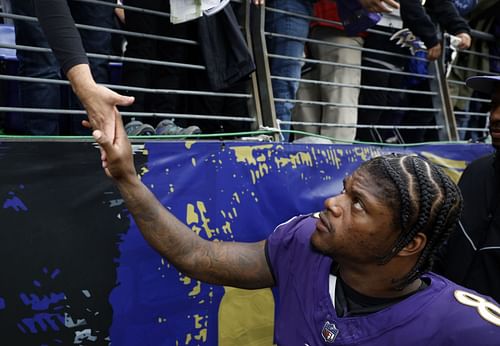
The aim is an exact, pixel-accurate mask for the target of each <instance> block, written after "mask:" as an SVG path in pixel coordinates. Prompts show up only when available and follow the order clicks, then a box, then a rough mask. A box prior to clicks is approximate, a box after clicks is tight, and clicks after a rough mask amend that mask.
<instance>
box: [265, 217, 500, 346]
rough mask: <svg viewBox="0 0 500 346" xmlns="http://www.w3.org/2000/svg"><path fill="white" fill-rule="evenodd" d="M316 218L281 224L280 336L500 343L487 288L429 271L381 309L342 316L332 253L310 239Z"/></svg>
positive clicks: (325, 341)
mask: <svg viewBox="0 0 500 346" xmlns="http://www.w3.org/2000/svg"><path fill="white" fill-rule="evenodd" d="M315 225H316V219H315V218H314V217H312V216H298V217H295V218H293V219H291V220H290V221H288V222H287V223H285V224H282V225H280V226H278V227H277V228H276V230H275V231H274V232H273V233H272V234H271V235H270V236H269V238H268V241H267V255H268V260H269V264H270V266H271V268H272V271H273V274H274V277H275V279H276V284H277V286H278V292H279V293H278V294H279V299H278V302H279V304H278V310H277V316H276V322H275V328H274V333H275V341H276V343H277V344H278V345H281V346H293V345H300V346H305V345H308V346H315V345H359V346H361V345H370V346H377V345H381V346H388V345H419V346H420V345H464V346H465V345H467V346H470V345H500V308H499V307H498V305H497V304H495V303H494V301H493V300H492V299H491V298H489V297H485V296H483V295H480V294H479V293H476V292H474V291H471V290H469V289H466V288H464V287H462V286H459V285H456V284H454V283H452V282H451V281H448V280H446V279H445V278H443V277H441V276H439V275H436V274H433V273H429V274H427V275H425V277H427V278H428V281H429V282H430V283H429V286H428V287H427V288H425V289H424V290H421V291H418V292H417V293H415V294H413V295H411V296H410V297H408V298H406V299H404V300H402V301H400V302H398V303H396V304H394V305H391V306H390V307H387V308H385V309H383V310H380V311H378V312H375V313H372V314H368V315H364V316H357V317H337V314H336V312H335V308H334V306H333V303H332V299H331V296H330V293H329V281H330V267H331V265H332V259H331V258H330V257H328V256H325V255H322V254H320V253H318V252H316V251H314V250H313V248H312V246H311V244H310V238H311V234H312V233H313V232H314V229H315V227H316V226H315Z"/></svg>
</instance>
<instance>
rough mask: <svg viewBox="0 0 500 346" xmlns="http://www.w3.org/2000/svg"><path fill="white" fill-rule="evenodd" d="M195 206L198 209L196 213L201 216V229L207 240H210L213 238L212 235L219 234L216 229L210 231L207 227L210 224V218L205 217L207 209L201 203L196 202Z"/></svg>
mask: <svg viewBox="0 0 500 346" xmlns="http://www.w3.org/2000/svg"><path fill="white" fill-rule="evenodd" d="M196 206H197V207H198V211H199V212H200V214H201V220H202V222H203V223H202V226H201V227H202V228H203V229H204V230H205V233H206V234H207V237H208V239H211V238H212V237H213V235H214V233H219V230H218V229H217V228H216V229H212V228H210V226H209V225H208V224H209V222H210V218H209V217H207V216H206V215H205V214H206V213H207V208H206V206H205V203H204V202H202V201H198V202H196Z"/></svg>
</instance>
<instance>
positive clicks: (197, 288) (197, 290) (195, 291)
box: [188, 281, 201, 297]
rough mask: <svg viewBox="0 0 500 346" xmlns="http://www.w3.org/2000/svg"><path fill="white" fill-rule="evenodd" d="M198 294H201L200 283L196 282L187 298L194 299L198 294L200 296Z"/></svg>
mask: <svg viewBox="0 0 500 346" xmlns="http://www.w3.org/2000/svg"><path fill="white" fill-rule="evenodd" d="M200 292H201V282H200V281H197V282H196V286H194V287H193V289H192V290H191V292H189V293H188V296H189V297H195V296H197V295H198V294H200Z"/></svg>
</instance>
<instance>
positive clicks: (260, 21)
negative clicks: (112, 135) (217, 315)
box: [0, 0, 499, 143]
mask: <svg viewBox="0 0 500 346" xmlns="http://www.w3.org/2000/svg"><path fill="white" fill-rule="evenodd" d="M75 1H77V2H82V3H89V4H92V5H95V6H96V7H97V6H108V7H109V6H111V7H114V8H121V9H124V10H126V11H131V12H136V13H141V14H144V15H152V16H158V17H163V18H168V17H169V16H170V15H169V13H165V12H162V11H155V10H149V9H143V8H139V7H133V6H125V5H117V4H114V3H110V2H105V1H102V0H75ZM233 4H234V5H237V6H240V7H241V10H242V12H243V16H242V20H241V23H240V24H241V26H242V30H243V32H244V35H245V39H246V41H247V44H248V46H249V47H251V51H252V54H253V57H254V60H255V64H256V72H255V73H252V74H251V75H250V79H249V81H248V84H246V85H245V87H244V90H243V91H241V92H240V91H234V90H228V91H226V90H224V91H223V92H220V91H219V92H216V91H210V90H207V88H195V87H194V88H191V87H190V88H186V89H183V88H173V89H168V88H155V87H150V86H139V85H124V84H123V83H119V82H118V81H116V80H115V81H114V83H107V84H105V85H106V86H107V87H109V88H111V89H113V90H116V91H118V92H122V93H134V92H135V93H144V94H147V95H158V96H165V95H182V96H189V97H196V98H205V99H206V100H210V99H214V100H215V99H219V98H221V97H223V98H224V99H226V100H233V101H235V102H244V103H245V105H246V113H244V114H243V113H240V114H234V113H227V112H225V113H224V114H222V113H221V114H219V113H212V114H204V113H197V112H190V111H184V112H162V111H149V112H148V111H143V112H140V111H130V110H127V109H126V108H123V109H122V114H123V115H124V116H129V117H138V118H141V119H146V120H144V121H149V120H151V121H152V122H158V121H159V120H161V119H163V118H169V119H170V118H172V119H178V120H179V121H181V122H182V120H184V123H189V124H196V123H197V122H201V121H209V122H218V124H219V125H218V126H222V127H223V129H222V131H223V132H228V131H227V130H226V129H225V127H226V126H225V124H231V126H228V127H229V128H231V129H233V131H232V132H241V133H238V134H235V136H242V135H243V136H244V135H246V134H248V133H247V131H245V130H244V129H245V126H247V129H248V130H253V131H257V130H263V131H264V132H257V134H259V133H268V134H271V135H272V136H273V139H274V140H276V141H278V140H280V134H281V133H282V132H283V133H289V134H291V135H292V139H294V138H293V137H295V139H298V138H301V137H307V136H315V137H324V138H327V139H330V140H332V141H337V142H342V141H346V142H352V141H354V140H355V139H357V140H363V141H373V142H389V143H405V142H413V141H415V140H411V139H410V138H413V135H412V134H413V133H424V132H425V133H430V137H421V138H422V139H425V138H431V139H435V140H440V141H443V140H451V141H455V140H458V139H467V137H465V131H479V132H480V134H479V135H476V137H475V138H476V139H477V138H480V137H481V138H482V137H484V136H485V130H486V127H487V124H486V122H483V123H482V125H484V126H478V127H470V126H466V125H464V124H463V123H464V121H463V119H467V117H478V118H480V119H484V118H486V117H487V111H485V110H484V109H481V111H475V110H473V109H470V107H468V105H469V104H471V103H480V104H485V103H487V102H489V100H487V99H484V98H482V97H477V96H473V95H463V94H459V93H458V90H459V88H460V87H461V86H463V85H464V82H463V79H459V78H458V77H457V74H459V73H457V71H466V72H467V73H468V74H469V75H471V74H480V73H482V74H486V73H487V71H484V70H481V69H478V68H476V69H474V68H471V67H470V66H466V65H464V64H463V62H464V61H466V59H464V58H462V57H464V56H475V57H481V58H483V59H491V58H494V59H499V57H492V56H489V55H488V54H483V53H479V52H475V51H472V50H468V51H460V52H459V58H458V60H455V62H454V63H453V70H452V74H451V76H450V78H449V79H447V77H446V72H447V71H446V66H445V61H444V58H445V57H446V54H443V59H440V60H437V61H435V62H431V63H429V64H428V73H426V74H422V73H419V72H411V71H408V69H407V68H406V67H403V68H399V67H398V66H396V68H393V67H394V66H393V67H387V66H384V64H378V65H377V64H374V63H373V61H374V60H377V59H378V58H377V57H380V58H379V59H380V60H381V61H382V62H383V61H384V60H391V59H392V60H393V59H398V60H400V61H404V62H405V63H404V65H406V66H408V65H409V64H410V63H420V64H423V65H425V64H427V60H426V59H425V58H423V57H419V56H412V55H411V54H410V52H409V50H408V52H406V53H405V52H401V51H398V52H384V51H381V50H380V49H373V48H367V47H364V46H363V45H351V44H343V43H335V42H329V41H326V40H321V39H318V38H315V37H311V36H310V37H308V38H300V37H291V36H286V35H282V34H279V33H276V32H268V31H266V27H265V18H266V15H267V14H269V13H271V12H274V13H280V14H282V15H287V16H296V17H298V18H303V19H306V20H309V21H316V22H322V23H327V24H339V23H338V22H335V21H330V20H325V19H321V18H317V17H313V16H305V15H301V14H296V13H292V12H287V11H283V10H280V9H275V8H272V7H269V6H254V5H251V1H241V0H240V1H233ZM0 16H1V17H3V18H8V19H13V20H17V21H29V22H34V21H36V18H35V17H33V16H23V15H17V14H9V13H0ZM77 27H78V29H80V30H94V31H95V30H100V31H105V32H109V33H111V34H113V35H121V36H123V37H135V38H142V39H151V40H156V41H158V42H169V43H174V44H178V45H182V46H183V47H194V48H196V47H197V46H198V45H199V44H198V42H197V41H196V40H191V39H185V38H178V37H171V36H165V35H157V34H146V33H140V32H132V31H127V30H123V29H121V28H103V27H99V26H91V25H83V24H77ZM393 31H394V30H393ZM368 33H369V35H372V36H375V35H377V36H380V37H383V38H384V39H386V40H387V41H389V36H390V35H391V34H390V33H388V32H387V30H386V28H384V27H375V28H373V29H370V30H368ZM473 37H474V40H485V41H492V40H494V38H493V37H492V36H491V35H489V34H486V33H482V32H478V31H474V32H473ZM270 39H288V40H296V41H302V42H303V43H305V44H306V45H311V46H314V45H315V46H318V47H319V46H323V47H331V48H336V49H350V50H352V51H357V52H358V53H359V52H361V54H363V62H350V61H349V62H335V61H327V60H322V59H318V58H316V57H314V56H312V57H310V56H304V57H294V56H286V55H278V54H271V53H269V52H268V50H267V44H266V41H267V40H270ZM442 45H443V47H446V48H445V49H444V51H445V50H449V49H450V48H449V40H447V36H446V35H444V38H443V41H442ZM0 49H15V50H23V51H33V52H45V53H46V52H49V51H50V50H49V49H48V48H43V47H37V46H36V45H33V46H24V45H16V44H12V43H6V42H0ZM87 55H88V56H89V58H101V59H106V60H108V61H109V62H110V63H111V65H112V66H114V67H113V68H115V69H116V68H117V69H119V68H120V66H121V64H134V63H135V64H145V65H149V66H158V67H165V68H171V69H183V70H185V71H190V73H193V72H194V73H196V71H199V73H205V71H206V66H204V65H203V64H200V63H191V62H188V61H183V62H178V61H164V60H163V59H156V60H151V59H144V58H138V57H133V56H123V55H121V54H118V55H117V54H115V55H112V54H110V55H107V54H96V53H92V52H90V53H88V54H87ZM365 55H366V56H365ZM373 57H375V59H373ZM270 59H271V60H272V59H281V60H294V61H296V62H299V63H300V64H302V65H304V67H305V68H304V71H306V68H312V69H315V68H316V69H318V68H319V67H321V66H322V67H325V66H326V67H332V68H335V69H337V71H341V70H343V71H352V72H355V71H357V72H356V73H357V74H359V73H361V75H362V76H363V75H364V74H373V75H380V76H387V77H386V78H394V79H399V80H403V79H414V80H419V81H420V83H421V84H422V85H424V86H423V87H417V88H412V87H408V86H407V85H406V84H405V83H403V82H400V83H399V87H398V86H396V87H395V86H394V85H391V86H379V85H374V84H371V85H369V84H364V83H360V82H354V83H346V82H336V81H328V80H319V79H318V78H311V77H310V76H311V75H309V74H308V72H305V73H304V74H303V75H302V77H301V78H292V77H287V76H279V75H272V74H271V69H270V63H269V61H270ZM113 64H114V65H113ZM10 72H12V71H10ZM348 73H349V72H348ZM0 81H4V82H9V83H13V82H14V83H16V82H17V83H21V82H23V83H46V84H57V85H68V82H67V81H65V80H53V79H46V78H38V77H24V76H19V75H16V74H13V73H6V74H3V75H0ZM275 81H285V82H291V83H299V84H300V86H301V87H306V88H307V87H308V86H309V87H315V86H319V87H326V88H330V90H333V89H339V90H343V91H346V90H355V89H356V90H357V92H355V93H354V94H359V93H361V95H366V94H368V95H369V94H375V93H381V92H383V93H386V95H389V96H387V97H396V96H397V97H398V98H399V99H400V100H399V101H398V102H399V104H387V105H379V104H373V103H363V102H362V101H363V100H364V98H363V97H360V98H359V102H357V100H356V102H354V101H353V102H338V101H337V102H332V101H328V100H327V101H325V100H324V99H312V98H301V95H302V94H301V93H300V92H299V94H297V98H296V99H293V98H286V99H284V98H278V97H275V94H274V93H273V86H272V85H273V82H275ZM462 92H463V91H462ZM411 99H416V101H415V102H416V103H415V104H411V103H410V101H409V100H411ZM193 100H195V99H191V103H196V102H197V101H193ZM196 100H197V99H196ZM422 100H423V101H425V102H422V103H419V102H420V101H422ZM280 103H281V104H291V105H292V106H294V114H293V116H292V118H291V119H290V120H287V119H285V120H283V119H281V114H277V113H276V112H277V111H276V109H277V107H276V105H277V104H280ZM464 105H467V107H464ZM307 108H323V109H332V108H335V109H337V110H342V109H344V110H348V113H353V114H356V116H355V117H351V121H350V122H349V121H347V122H346V121H345V120H344V121H324V120H321V121H304V120H302V118H301V117H297V116H296V115H295V113H297V112H300V111H301V110H302V109H307ZM1 112H4V113H12V112H15V113H21V114H22V113H48V112H50V113H52V114H70V115H71V114H84V111H83V110H76V109H69V108H65V107H61V108H50V109H48V108H42V109H40V108H34V107H25V106H24V105H22V104H15V102H14V104H12V103H11V104H9V103H8V102H7V103H6V104H5V105H2V106H0V113H1ZM373 112H378V113H380V114H381V115H380V117H381V118H380V120H377V121H376V122H369V121H366V119H365V120H364V121H357V119H358V115H357V114H358V113H359V114H364V113H366V114H368V115H370V114H371V113H373ZM395 114H396V115H398V116H397V117H396V116H395ZM368 115H365V117H367V116H368ZM409 115H411V116H409ZM412 116H413V118H415V119H417V120H416V123H412V122H411V120H408V119H410V118H411V117H412ZM456 117H457V118H458V124H457V121H456ZM422 118H425V119H427V120H426V121H428V123H419V122H420V121H421V119H422ZM352 119H354V120H352ZM360 120H361V119H360ZM221 124H222V125H221ZM248 125H249V127H248ZM238 127H241V129H242V130H241V131H234V129H235V128H238ZM289 127H290V129H288V128H289ZM310 129H312V130H313V132H309V130H310ZM325 129H346V130H347V129H350V130H349V131H348V133H349V135H345V136H344V137H342V135H339V137H335V138H333V137H332V136H329V135H324V134H322V133H328V131H326V130H325ZM215 132H219V131H215ZM205 133H206V132H205ZM330 133H332V132H331V131H330ZM353 133H357V136H356V137H354V136H353ZM361 133H364V134H365V135H360V134H361ZM210 134H211V133H208V135H210ZM212 134H213V133H212ZM222 135H223V134H220V133H219V134H216V137H217V138H218V136H222ZM419 138H420V137H419ZM409 139H410V140H409ZM418 141H419V142H420V141H422V140H418Z"/></svg>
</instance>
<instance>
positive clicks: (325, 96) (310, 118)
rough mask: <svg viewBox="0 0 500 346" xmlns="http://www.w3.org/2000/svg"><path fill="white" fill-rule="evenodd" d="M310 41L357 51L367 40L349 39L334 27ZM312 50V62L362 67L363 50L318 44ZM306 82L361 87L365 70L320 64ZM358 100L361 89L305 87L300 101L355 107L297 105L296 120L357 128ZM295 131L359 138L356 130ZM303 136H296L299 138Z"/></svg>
mask: <svg viewBox="0 0 500 346" xmlns="http://www.w3.org/2000/svg"><path fill="white" fill-rule="evenodd" d="M310 37H311V38H312V39H315V40H321V41H325V42H329V43H335V44H340V45H349V46H354V47H357V48H361V47H362V46H363V39H362V38H361V37H347V36H345V35H344V33H343V32H342V31H340V30H336V29H334V28H330V27H324V26H318V27H315V28H313V30H312V31H311V35H310ZM309 48H310V54H311V58H312V59H318V60H322V61H327V62H335V63H339V64H349V65H361V50H359V49H352V48H344V47H336V46H331V45H325V44H315V43H312V44H310V45H309ZM302 79H312V80H319V81H323V82H335V83H345V84H352V85H356V86H359V84H360V82H361V70H359V69H356V68H347V67H341V66H335V65H327V64H316V65H315V67H314V68H313V69H312V70H311V71H310V72H308V73H306V74H304V75H303V76H302ZM358 96H359V88H356V87H345V86H332V85H320V84H313V83H301V84H300V87H299V91H298V93H297V100H311V101H322V102H328V103H335V104H342V105H350V106H354V107H339V106H335V105H332V106H330V105H324V106H323V105H311V104H301V103H297V104H296V105H295V108H294V110H293V113H292V120H293V121H303V122H316V123H323V124H326V123H330V124H356V122H357V118H358V110H357V108H356V107H355V106H357V104H358ZM294 129H296V130H299V131H305V132H309V133H314V134H320V135H324V136H328V137H332V138H335V139H339V140H347V141H349V140H354V137H355V135H356V128H354V127H352V128H350V127H331V126H309V125H307V126H305V125H294ZM303 136H304V135H300V134H296V135H295V138H300V137H303Z"/></svg>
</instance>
